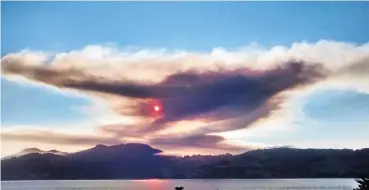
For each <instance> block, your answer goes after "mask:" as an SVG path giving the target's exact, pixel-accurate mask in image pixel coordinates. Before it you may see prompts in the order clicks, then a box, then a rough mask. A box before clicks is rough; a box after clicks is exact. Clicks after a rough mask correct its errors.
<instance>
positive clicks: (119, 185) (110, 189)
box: [1, 179, 356, 190]
mask: <svg viewBox="0 0 369 190" xmlns="http://www.w3.org/2000/svg"><path fill="white" fill-rule="evenodd" d="M176 186H183V187H184V190H246V189H249V190H257V189H259V190H282V189H285V190H286V189H289V190H293V189H299V190H302V189H314V190H317V189H331V190H332V189H337V190H338V189H340V190H343V189H344V190H349V189H350V190H352V189H353V188H354V187H356V182H355V181H354V180H353V179H216V180H215V179H189V180H161V179H160V180H159V179H150V180H93V181H90V180H65V181H62V180H60V181H59V180H55V181H2V182H1V189H3V190H15V189H19V190H23V189H27V190H28V189H29V190H46V189H47V190H49V189H50V190H69V189H75V190H77V189H78V190H88V189H91V190H118V189H119V190H174V188H175V187H176Z"/></svg>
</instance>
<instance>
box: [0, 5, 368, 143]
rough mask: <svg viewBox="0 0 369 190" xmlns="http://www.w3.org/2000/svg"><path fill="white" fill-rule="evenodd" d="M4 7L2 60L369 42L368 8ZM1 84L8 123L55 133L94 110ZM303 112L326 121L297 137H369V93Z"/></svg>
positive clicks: (320, 96)
mask: <svg viewBox="0 0 369 190" xmlns="http://www.w3.org/2000/svg"><path fill="white" fill-rule="evenodd" d="M1 3H2V8H1V9H2V11H1V12H2V13H1V14H2V18H1V19H2V20H1V21H2V22H1V24H2V31H1V38H2V41H1V47H2V48H1V51H2V52H1V54H2V57H4V56H5V55H7V54H9V53H17V52H19V51H21V50H25V49H28V50H32V51H44V52H68V51H71V50H79V49H82V48H84V47H86V46H87V45H91V44H96V45H103V44H115V45H117V46H119V47H138V48H152V49H156V48H166V49H173V50H187V51H196V52H208V51H211V50H212V49H213V48H217V47H224V48H227V49H231V50H232V49H236V48H239V47H243V46H246V45H248V44H250V43H253V42H255V43H258V44H260V45H262V46H263V47H265V48H271V47H274V46H279V45H282V46H290V45H291V44H293V43H295V42H302V41H307V42H311V43H315V42H317V41H319V40H322V39H324V40H333V41H338V42H347V43H352V44H358V45H360V44H364V43H367V42H368V40H369V36H368V35H367V34H366V32H365V31H369V24H368V23H369V3H367V2H283V3H281V2H155V3H148V2H1ZM1 82H2V103H1V109H2V126H3V127H6V128H11V127H12V126H17V125H40V126H44V127H46V128H48V126H51V125H55V123H57V124H58V125H66V126H68V125H72V124H73V123H78V122H81V121H86V120H89V119H90V118H89V116H88V115H87V114H86V113H83V112H81V111H79V110H78V109H76V107H80V106H86V105H89V104H90V102H89V101H88V100H87V99H83V98H80V97H76V96H73V95H65V94H61V93H59V92H56V91H53V90H50V89H48V88H44V87H42V86H34V85H28V84H21V83H19V82H13V81H10V80H8V79H5V78H3V77H2V78H1ZM302 110H303V112H304V113H305V115H306V118H310V119H313V120H317V121H319V125H316V126H310V125H311V123H310V122H306V123H307V124H304V121H302V122H301V123H302V124H301V125H302V126H304V125H309V126H305V128H304V131H301V132H300V133H297V134H293V135H292V136H291V139H296V140H298V139H299V137H303V136H305V138H309V139H308V140H310V141H314V139H316V140H322V139H333V140H340V139H343V138H345V136H347V133H349V132H351V136H350V138H348V139H354V138H360V139H361V138H364V137H363V134H362V133H360V130H366V129H367V127H368V126H367V125H366V124H367V123H368V122H369V120H368V118H369V115H368V113H369V95H368V94H367V93H357V92H354V91H348V90H345V91H342V90H340V91H337V90H335V91H333V90H332V91H331V90H326V91H323V92H316V93H313V94H312V95H311V96H309V98H308V100H307V101H306V103H305V104H304V105H303V108H302ZM306 118H304V119H305V120H306ZM317 128H319V131H320V132H319V133H320V134H319V135H316V133H315V132H316V130H317ZM352 128H355V129H356V130H357V131H353V130H350V129H352ZM330 131H335V133H334V135H332V134H331V133H330ZM324 134H327V135H324ZM283 137H285V136H284V135H282V136H281V137H280V138H279V139H282V138H283ZM269 141H270V140H269ZM269 141H268V143H269ZM275 141H278V142H279V143H283V140H278V138H277V139H276V140H275ZM270 143H273V142H270ZM286 143H290V142H286Z"/></svg>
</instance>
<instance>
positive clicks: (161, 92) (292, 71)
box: [1, 41, 369, 150]
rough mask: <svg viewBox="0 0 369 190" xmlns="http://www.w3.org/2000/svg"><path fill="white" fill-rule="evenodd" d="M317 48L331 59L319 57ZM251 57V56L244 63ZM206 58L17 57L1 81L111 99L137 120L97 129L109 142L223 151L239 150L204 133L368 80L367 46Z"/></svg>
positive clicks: (9, 59) (322, 45)
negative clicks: (305, 95)
mask: <svg viewBox="0 0 369 190" xmlns="http://www.w3.org/2000/svg"><path fill="white" fill-rule="evenodd" d="M337 48H338V49H337ZM324 49H325V50H326V51H327V52H333V53H332V54H333V55H325V54H324V53H322V52H320V51H323V50H324ZM255 52H258V53H257V54H256V56H254V57H247V54H248V53H249V54H250V55H255ZM214 54H215V53H214V52H213V54H210V55H201V54H195V53H180V54H178V55H171V56H169V55H166V54H160V55H158V56H157V57H152V56H150V58H147V57H145V56H143V57H139V58H137V55H136V57H134V56H131V57H129V56H128V57H127V55H126V54H124V56H123V55H114V56H115V57H119V59H116V58H115V59H107V58H97V59H96V58H94V59H90V58H88V56H86V55H85V54H83V52H82V53H81V54H79V55H77V56H76V55H75V53H74V54H69V55H68V54H66V55H65V54H64V55H63V56H59V57H58V56H56V57H55V59H54V60H51V61H50V60H48V61H46V60H47V59H46V58H45V59H39V58H37V61H35V59H31V60H30V57H29V56H28V53H19V54H9V55H6V56H5V57H3V58H2V61H1V62H2V73H3V74H4V75H5V76H6V77H11V76H14V75H21V76H23V77H26V78H28V79H29V80H32V81H38V82H42V83H46V84H48V85H52V86H56V87H60V88H69V89H74V90H78V91H80V92H85V93H90V94H92V95H93V96H100V95H101V94H105V95H108V96H113V97H115V98H114V100H118V101H119V102H120V103H117V101H112V100H111V99H109V98H105V100H106V101H107V102H108V103H110V104H111V105H113V107H114V109H115V110H116V112H117V113H119V114H122V115H125V116H127V115H128V116H132V117H138V118H141V120H140V122H138V123H136V124H129V125H127V124H116V125H114V127H111V126H110V127H109V126H103V127H102V128H101V129H102V131H104V132H106V133H113V134H114V135H115V136H116V137H117V138H118V137H119V138H124V137H137V136H141V137H142V138H144V139H147V141H148V142H149V143H151V144H155V145H159V146H168V144H172V145H176V146H180V145H183V146H186V147H205V148H209V147H211V146H214V147H218V148H221V149H227V150H229V149H232V150H235V149H238V148H239V147H237V148H232V147H226V146H224V145H222V146H220V144H221V143H220V142H222V141H224V140H225V139H224V138H223V137H221V136H217V135H211V134H210V133H214V132H226V131H230V130H236V129H241V128H246V127H249V126H251V124H253V123H254V122H256V121H258V120H259V119H260V118H266V117H268V116H269V115H270V114H271V113H272V111H274V110H277V109H279V105H280V104H281V103H283V102H284V101H285V99H284V98H279V97H278V95H279V94H281V93H283V92H285V91H288V90H292V89H296V88H299V87H308V86H309V85H312V84H315V83H317V82H321V81H326V80H330V79H332V78H335V77H346V78H350V79H353V81H355V79H356V77H360V79H361V80H362V81H369V80H368V79H367V75H366V74H367V72H368V65H369V64H368V61H367V60H368V59H366V58H367V57H368V56H369V48H368V45H363V46H358V47H356V46H352V45H347V44H344V43H336V42H326V41H323V42H319V43H317V44H300V45H299V44H294V46H292V47H291V48H290V49H286V48H281V47H279V48H273V49H271V50H270V51H253V52H244V53H242V51H240V52H235V53H232V52H225V51H223V52H221V53H217V54H215V55H214ZM26 55H27V56H26ZM83 56H85V58H83ZM334 56H341V57H342V56H345V59H344V60H338V59H337V57H334ZM81 57H82V58H81ZM105 57H106V56H105ZM132 57H134V58H132ZM26 58H27V59H26ZM334 61H336V63H334ZM31 63H32V64H31ZM89 64H90V65H89ZM368 84H369V83H368ZM364 85H365V84H364ZM122 102H124V103H122ZM153 104H159V105H161V106H162V108H163V109H162V112H161V114H160V115H157V114H153V113H152V111H151V108H152V106H153ZM114 105H115V106H114ZM117 105H119V106H117ZM191 120H194V121H202V122H205V123H206V125H202V126H199V127H196V126H195V129H194V130H191V131H190V130H189V131H188V132H187V133H186V134H183V135H182V136H181V135H178V134H176V135H174V136H170V137H168V136H166V137H165V138H164V137H158V136H157V135H156V136H155V134H158V133H160V132H162V131H165V130H167V129H168V128H175V127H176V124H177V123H178V122H182V121H191ZM152 135H154V136H152ZM154 137H155V138H154Z"/></svg>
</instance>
